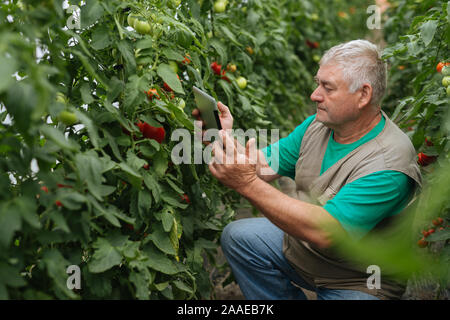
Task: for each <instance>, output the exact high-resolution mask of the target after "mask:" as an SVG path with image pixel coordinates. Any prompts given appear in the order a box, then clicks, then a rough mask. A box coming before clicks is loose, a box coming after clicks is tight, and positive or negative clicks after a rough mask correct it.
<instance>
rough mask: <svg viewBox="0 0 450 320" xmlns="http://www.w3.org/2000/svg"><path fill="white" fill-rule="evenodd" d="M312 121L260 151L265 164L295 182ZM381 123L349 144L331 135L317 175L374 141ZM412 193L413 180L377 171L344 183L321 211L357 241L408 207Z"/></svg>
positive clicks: (404, 176) (398, 173)
mask: <svg viewBox="0 0 450 320" xmlns="http://www.w3.org/2000/svg"><path fill="white" fill-rule="evenodd" d="M314 119H315V115H312V116H310V117H308V118H307V119H306V120H305V121H303V122H302V123H301V124H300V125H299V126H297V127H296V128H295V130H294V131H293V132H292V133H291V134H289V135H288V136H287V137H285V138H282V139H280V140H279V141H277V142H276V143H274V144H271V145H269V146H268V147H267V148H264V149H263V150H262V151H263V153H264V154H265V156H266V160H267V162H268V163H269V165H270V166H271V167H272V169H274V170H275V172H277V173H278V174H279V175H282V176H286V177H290V178H292V179H295V165H296V163H297V161H298V157H299V153H300V146H301V143H302V139H303V136H304V134H305V132H306V129H307V128H308V127H309V125H310V124H311V123H312V122H313V121H314ZM385 123H386V119H384V117H382V120H381V121H380V122H379V123H378V124H377V125H376V126H375V128H373V129H372V130H371V131H370V132H369V133H367V134H366V135H365V136H364V137H362V138H361V139H359V140H358V141H356V142H353V143H350V144H340V143H338V142H336V141H335V140H334V139H333V133H332V134H331V137H330V139H329V141H328V145H327V150H326V151H325V155H324V159H323V161H322V167H321V172H320V174H323V173H324V172H325V171H326V170H327V169H328V168H330V167H331V166H333V165H334V164H335V163H336V162H337V161H339V160H340V159H342V158H343V157H345V156H346V155H347V154H349V153H350V152H351V151H352V150H354V149H356V148H357V147H359V146H360V145H362V144H364V143H366V142H367V141H370V140H371V139H373V138H375V137H376V136H377V135H378V134H379V133H380V132H381V131H382V130H383V128H384V125H385ZM273 148H278V149H279V157H278V163H277V164H276V165H275V164H274V163H272V162H273V160H272V159H271V157H270V156H271V151H272V149H273ZM413 190H414V180H413V179H411V178H409V177H408V176H407V175H405V174H403V173H401V172H398V171H393V170H384V171H378V172H375V173H372V174H370V175H367V176H365V177H362V178H360V179H357V180H355V181H353V182H351V183H348V184H346V185H345V186H344V187H342V189H341V190H340V191H339V192H338V193H337V194H336V196H335V197H334V198H333V199H331V200H329V201H328V202H327V203H326V204H325V206H324V209H325V210H327V211H328V212H329V213H330V214H331V215H332V216H333V217H334V218H335V219H337V220H338V221H339V222H340V224H341V225H342V227H343V228H344V229H345V230H346V231H347V232H348V233H349V234H350V235H351V236H352V237H354V238H355V239H359V238H361V237H363V236H364V235H365V234H366V233H367V232H369V231H370V230H371V229H372V228H374V227H375V226H376V225H377V224H378V223H379V222H380V221H381V220H383V219H384V218H386V217H389V216H391V215H395V214H397V213H399V212H400V211H401V210H402V209H403V208H404V207H405V206H406V205H407V204H408V202H409V200H410V199H411V196H412V194H413Z"/></svg>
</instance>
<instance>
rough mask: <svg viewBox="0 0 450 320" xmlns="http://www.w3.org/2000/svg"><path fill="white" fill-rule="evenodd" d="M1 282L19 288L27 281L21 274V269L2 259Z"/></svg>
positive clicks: (0, 265)
mask: <svg viewBox="0 0 450 320" xmlns="http://www.w3.org/2000/svg"><path fill="white" fill-rule="evenodd" d="M0 284H6V285H7V286H10V287H13V288H17V287H23V286H25V285H26V284H27V283H26V282H25V280H24V279H23V277H22V276H21V275H20V270H19V269H16V268H14V267H12V266H10V265H8V264H6V263H4V262H2V261H0Z"/></svg>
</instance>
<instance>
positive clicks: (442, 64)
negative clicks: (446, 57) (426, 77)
mask: <svg viewBox="0 0 450 320" xmlns="http://www.w3.org/2000/svg"><path fill="white" fill-rule="evenodd" d="M448 65H450V62H439V63H438V64H437V66H436V71H437V72H441V71H442V68H443V67H445V66H448Z"/></svg>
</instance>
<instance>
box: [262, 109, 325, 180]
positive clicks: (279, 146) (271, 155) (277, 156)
mask: <svg viewBox="0 0 450 320" xmlns="http://www.w3.org/2000/svg"><path fill="white" fill-rule="evenodd" d="M315 117H316V115H315V114H314V115H312V116H310V117H308V118H307V119H306V120H305V121H303V122H302V123H301V124H300V125H298V126H297V127H296V128H295V129H294V131H292V132H291V133H290V134H289V135H288V136H287V137H285V138H282V139H280V140H278V141H277V142H275V143H273V144H271V145H269V146H267V147H266V148H264V149H261V151H262V152H263V153H264V156H265V158H266V161H267V163H268V164H269V166H270V167H271V168H272V170H273V171H275V172H276V173H278V174H279V175H281V176H285V177H290V178H292V179H295V165H296V163H297V161H298V157H299V153H300V146H301V143H302V139H303V136H304V135H305V132H306V129H308V127H309V125H310V124H311V122H313V120H314V119H315Z"/></svg>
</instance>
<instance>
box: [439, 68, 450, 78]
mask: <svg viewBox="0 0 450 320" xmlns="http://www.w3.org/2000/svg"><path fill="white" fill-rule="evenodd" d="M441 73H442V75H443V76H450V66H445V67H443V68H442V71H441Z"/></svg>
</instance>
